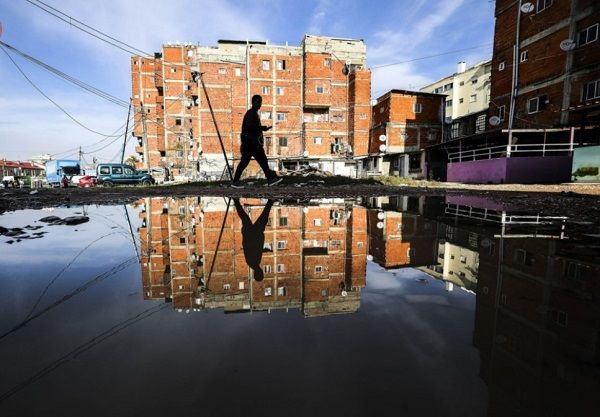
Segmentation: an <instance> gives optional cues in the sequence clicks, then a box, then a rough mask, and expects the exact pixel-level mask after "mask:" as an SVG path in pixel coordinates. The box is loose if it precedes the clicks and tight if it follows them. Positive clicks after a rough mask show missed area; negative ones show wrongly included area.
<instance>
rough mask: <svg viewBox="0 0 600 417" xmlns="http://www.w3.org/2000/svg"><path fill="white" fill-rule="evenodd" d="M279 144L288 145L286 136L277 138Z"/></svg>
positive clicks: (283, 146)
mask: <svg viewBox="0 0 600 417" xmlns="http://www.w3.org/2000/svg"><path fill="white" fill-rule="evenodd" d="M279 146H281V147H282V148H285V147H287V146H288V138H285V137H280V138H279Z"/></svg>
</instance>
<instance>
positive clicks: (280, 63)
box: [277, 59, 285, 70]
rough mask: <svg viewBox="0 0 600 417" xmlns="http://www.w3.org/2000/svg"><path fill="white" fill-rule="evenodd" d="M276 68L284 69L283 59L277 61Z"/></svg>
mask: <svg viewBox="0 0 600 417" xmlns="http://www.w3.org/2000/svg"><path fill="white" fill-rule="evenodd" d="M277 69H278V70H284V69H285V59H281V60H278V61H277Z"/></svg>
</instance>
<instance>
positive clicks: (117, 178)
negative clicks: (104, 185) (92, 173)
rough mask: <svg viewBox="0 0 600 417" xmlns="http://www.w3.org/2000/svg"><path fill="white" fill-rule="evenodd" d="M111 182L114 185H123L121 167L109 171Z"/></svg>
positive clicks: (123, 178) (123, 179)
mask: <svg viewBox="0 0 600 417" xmlns="http://www.w3.org/2000/svg"><path fill="white" fill-rule="evenodd" d="M110 176H111V177H112V180H113V182H114V183H115V184H125V183H126V181H125V176H124V175H123V167H122V166H114V167H112V169H111V175H110Z"/></svg>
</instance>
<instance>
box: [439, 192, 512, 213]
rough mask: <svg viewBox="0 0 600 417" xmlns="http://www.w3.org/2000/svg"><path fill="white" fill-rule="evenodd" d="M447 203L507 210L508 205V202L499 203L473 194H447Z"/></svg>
mask: <svg viewBox="0 0 600 417" xmlns="http://www.w3.org/2000/svg"><path fill="white" fill-rule="evenodd" d="M446 203H448V204H456V205H459V206H469V207H476V208H480V209H489V210H497V211H502V210H506V208H507V207H508V205H506V204H502V203H498V202H496V201H494V200H491V199H489V198H485V197H477V196H472V195H451V196H450V195H449V196H446Z"/></svg>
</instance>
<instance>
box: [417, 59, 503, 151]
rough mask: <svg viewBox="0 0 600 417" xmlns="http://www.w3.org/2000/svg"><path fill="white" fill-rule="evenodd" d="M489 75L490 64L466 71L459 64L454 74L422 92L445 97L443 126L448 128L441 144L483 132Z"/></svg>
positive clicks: (488, 96)
mask: <svg viewBox="0 0 600 417" xmlns="http://www.w3.org/2000/svg"><path fill="white" fill-rule="evenodd" d="M491 72H492V61H491V60H487V61H483V62H480V63H477V64H475V65H473V66H471V67H469V68H467V65H466V63H465V62H464V61H461V62H459V63H458V68H457V71H456V72H455V73H454V74H452V75H449V76H447V77H444V78H442V79H440V80H438V81H436V82H434V83H432V84H429V85H426V86H425V87H423V88H421V91H423V92H428V93H434V94H445V95H446V103H445V105H446V119H445V122H446V123H447V124H449V125H450V128H449V129H447V135H446V138H444V140H447V139H456V138H458V137H461V136H467V135H472V134H474V133H479V132H483V131H484V130H486V123H487V111H488V107H489V102H490V88H491Z"/></svg>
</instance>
